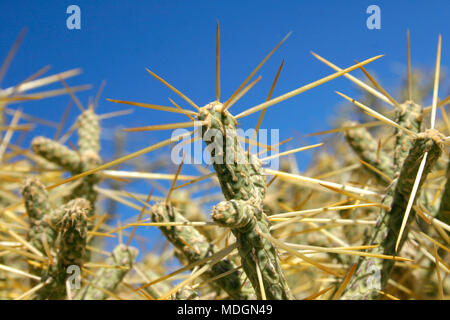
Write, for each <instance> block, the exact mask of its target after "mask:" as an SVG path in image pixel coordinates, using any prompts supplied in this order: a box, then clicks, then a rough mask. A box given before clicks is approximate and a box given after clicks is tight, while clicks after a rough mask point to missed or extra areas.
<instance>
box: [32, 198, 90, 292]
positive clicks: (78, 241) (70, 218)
mask: <svg viewBox="0 0 450 320" xmlns="http://www.w3.org/2000/svg"><path fill="white" fill-rule="evenodd" d="M60 210H61V211H63V212H64V214H63V216H62V217H61V218H60V219H59V220H58V221H56V226H57V227H58V229H59V233H60V239H59V250H58V253H57V256H56V263H55V265H53V266H50V267H49V268H48V270H46V272H45V273H44V275H43V276H42V277H41V282H50V283H49V284H47V285H46V286H44V287H43V288H42V289H41V290H40V291H39V292H38V294H37V299H51V300H54V299H55V300H60V299H64V298H66V296H67V288H66V286H67V285H66V280H67V279H68V277H69V275H70V274H71V272H77V273H78V274H81V268H82V267H83V263H84V258H85V251H86V240H87V213H88V212H89V210H90V204H89V202H88V201H87V200H85V199H83V198H78V199H74V200H72V201H70V202H69V203H67V204H66V205H64V206H63V207H62V208H61V209H60ZM72 269H73V270H72ZM78 280H79V279H78Z"/></svg>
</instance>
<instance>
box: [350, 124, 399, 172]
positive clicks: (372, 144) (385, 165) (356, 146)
mask: <svg viewBox="0 0 450 320" xmlns="http://www.w3.org/2000/svg"><path fill="white" fill-rule="evenodd" d="M356 124H357V123H356V122H348V123H346V124H345V126H354V125H356ZM344 136H345V140H346V141H347V143H348V144H349V145H350V147H351V148H352V149H353V151H354V152H355V153H356V154H357V155H358V156H359V158H360V159H361V160H363V161H365V162H367V163H368V164H370V165H372V166H373V167H375V168H376V169H378V170H379V171H381V172H383V173H384V174H385V175H386V176H388V177H389V178H391V179H392V178H393V177H394V169H393V167H392V161H391V159H390V157H389V155H387V154H386V153H385V152H384V151H383V150H379V152H377V150H378V144H377V141H376V140H375V139H374V138H373V137H372V135H371V134H370V132H369V131H368V130H367V129H366V128H356V129H352V130H348V131H345V132H344ZM370 173H372V174H375V175H376V177H377V178H378V180H380V181H381V180H385V178H384V177H383V176H381V175H379V174H378V173H376V172H374V171H372V170H370Z"/></svg>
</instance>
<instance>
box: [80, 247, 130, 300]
mask: <svg viewBox="0 0 450 320" xmlns="http://www.w3.org/2000/svg"><path fill="white" fill-rule="evenodd" d="M137 255H138V250H137V249H136V248H133V247H127V246H125V245H123V244H119V245H118V246H116V247H115V248H114V250H113V252H112V254H111V256H110V257H108V259H107V260H106V264H108V265H110V266H111V267H110V268H101V269H100V270H99V271H98V272H97V274H96V276H95V278H94V279H93V280H92V284H93V285H88V286H86V287H85V288H84V289H82V291H80V292H79V293H78V294H77V295H76V296H75V299H78V300H104V299H106V298H107V294H106V292H113V291H114V290H115V289H116V288H117V286H118V285H119V284H120V282H122V280H123V279H124V277H125V276H126V275H127V273H128V272H129V271H130V270H131V268H132V266H133V264H134V260H135V259H136V257H137ZM114 267H115V268H114ZM101 289H104V290H101Z"/></svg>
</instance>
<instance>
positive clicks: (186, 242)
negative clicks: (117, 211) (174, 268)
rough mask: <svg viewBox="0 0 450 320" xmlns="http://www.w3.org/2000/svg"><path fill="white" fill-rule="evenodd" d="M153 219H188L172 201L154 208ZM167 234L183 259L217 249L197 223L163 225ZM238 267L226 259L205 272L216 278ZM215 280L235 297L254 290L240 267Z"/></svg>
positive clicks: (196, 258)
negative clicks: (188, 225)
mask: <svg viewBox="0 0 450 320" xmlns="http://www.w3.org/2000/svg"><path fill="white" fill-rule="evenodd" d="M152 220H153V221H155V222H187V221H188V220H187V219H186V218H184V217H183V216H182V215H181V214H180V213H179V212H178V210H177V209H176V208H175V207H173V206H172V205H171V204H167V205H166V204H164V203H158V204H156V205H154V206H153V208H152ZM160 230H161V231H162V232H163V233H164V235H165V236H166V238H167V239H168V240H169V241H170V242H171V243H172V244H173V245H174V246H175V248H177V250H178V251H179V255H178V257H179V258H180V259H181V262H183V261H184V260H187V261H188V262H189V263H194V262H197V261H200V260H201V259H204V258H206V257H208V256H211V255H213V254H214V253H215V252H216V251H219V250H217V248H215V246H214V245H212V244H210V242H209V241H208V240H207V239H206V238H205V237H204V236H203V235H202V234H200V233H199V232H198V231H197V230H196V229H195V228H194V227H187V226H179V227H178V226H170V227H160ZM234 268H236V266H235V265H234V263H232V262H231V261H229V260H227V259H224V260H222V261H220V262H218V263H216V264H215V265H213V266H212V268H211V270H209V271H207V272H205V274H204V277H205V278H213V277H216V276H220V275H221V274H223V273H225V272H228V271H230V270H233V269H234ZM213 284H214V285H215V286H216V287H218V288H221V289H223V290H225V291H226V292H227V293H228V295H229V296H230V297H231V298H233V299H241V300H242V299H243V300H246V299H249V298H250V297H251V296H252V294H253V292H252V290H249V288H247V287H245V286H244V283H243V279H242V276H241V274H240V272H239V271H235V272H232V273H231V274H229V275H228V276H225V277H221V278H219V279H216V280H215V281H214V282H213Z"/></svg>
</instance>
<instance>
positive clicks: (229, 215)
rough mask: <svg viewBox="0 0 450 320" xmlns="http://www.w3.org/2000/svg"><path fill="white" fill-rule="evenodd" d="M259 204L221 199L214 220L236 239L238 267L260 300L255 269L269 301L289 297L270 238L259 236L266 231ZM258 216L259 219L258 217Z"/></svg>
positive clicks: (266, 225)
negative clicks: (239, 263)
mask: <svg viewBox="0 0 450 320" xmlns="http://www.w3.org/2000/svg"><path fill="white" fill-rule="evenodd" d="M262 215H264V213H263V212H262V210H261V209H260V207H258V206H255V205H252V204H250V203H249V202H248V201H243V200H229V201H222V202H220V203H219V204H218V205H216V206H215V207H214V209H213V212H212V219H213V220H214V222H216V223H217V224H219V225H220V226H223V227H228V228H231V230H232V231H233V234H234V235H235V237H236V241H237V242H238V251H239V255H240V256H241V260H242V266H243V268H244V271H245V273H246V274H247V276H248V278H249V280H250V282H251V283H252V285H253V288H255V293H256V295H257V297H258V299H261V298H262V297H261V288H260V284H259V281H258V276H257V274H258V273H257V272H258V270H257V268H259V270H260V271H261V275H262V283H263V286H264V292H265V294H266V297H267V299H269V300H287V299H289V300H290V299H293V298H294V297H293V295H292V294H291V292H290V289H289V286H288V284H287V282H286V279H285V277H284V274H283V270H282V269H281V265H280V262H279V261H280V260H279V257H278V253H277V251H276V250H275V248H274V246H273V245H272V243H271V242H270V241H268V240H267V239H266V238H264V237H262V236H261V233H269V226H268V223H266V221H267V220H265V219H263V218H262V217H261V216H262ZM258 218H259V219H258Z"/></svg>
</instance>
